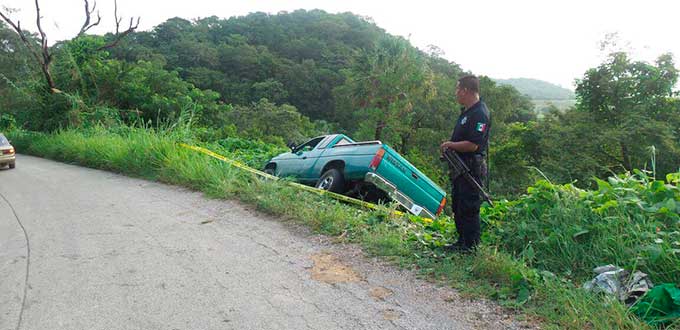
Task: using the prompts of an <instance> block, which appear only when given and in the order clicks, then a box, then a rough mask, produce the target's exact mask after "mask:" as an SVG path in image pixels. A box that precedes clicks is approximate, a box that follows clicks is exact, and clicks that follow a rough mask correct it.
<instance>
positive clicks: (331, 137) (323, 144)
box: [316, 135, 337, 149]
mask: <svg viewBox="0 0 680 330" xmlns="http://www.w3.org/2000/svg"><path fill="white" fill-rule="evenodd" d="M336 136H337V135H329V136H327V137H326V138H325V139H324V140H323V141H321V143H319V145H317V146H316V147H317V148H318V149H323V148H326V147H327V146H328V144H329V143H331V142H332V141H333V140H335V137H336Z"/></svg>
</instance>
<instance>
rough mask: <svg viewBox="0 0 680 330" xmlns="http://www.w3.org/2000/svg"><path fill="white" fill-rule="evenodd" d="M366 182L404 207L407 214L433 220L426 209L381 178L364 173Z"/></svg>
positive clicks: (373, 174)
mask: <svg viewBox="0 0 680 330" xmlns="http://www.w3.org/2000/svg"><path fill="white" fill-rule="evenodd" d="M364 180H365V181H366V182H370V183H372V184H374V185H375V186H376V187H378V188H380V189H381V190H382V191H384V192H386V193H387V194H388V195H389V196H390V198H392V200H395V201H397V203H399V204H401V206H403V207H405V208H406V209H407V210H409V212H411V213H413V214H415V215H417V216H421V217H428V218H430V219H435V218H436V217H435V216H434V214H432V212H430V211H428V210H427V209H426V208H424V207H422V206H420V205H418V204H416V203H414V202H413V200H412V199H411V198H409V197H408V196H406V195H404V194H403V193H402V192H401V191H399V190H398V189H397V187H395V186H394V185H393V184H392V183H390V182H389V181H387V180H386V179H385V178H383V177H382V176H380V175H378V174H375V173H373V172H368V173H366V177H365V178H364Z"/></svg>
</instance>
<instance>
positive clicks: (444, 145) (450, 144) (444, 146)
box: [439, 141, 455, 153]
mask: <svg viewBox="0 0 680 330" xmlns="http://www.w3.org/2000/svg"><path fill="white" fill-rule="evenodd" d="M454 146H455V144H454V143H453V142H451V141H446V142H444V143H442V145H440V146H439V149H441V152H442V153H444V151H446V149H453V148H454ZM454 151H455V150H454Z"/></svg>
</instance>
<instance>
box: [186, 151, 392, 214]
mask: <svg viewBox="0 0 680 330" xmlns="http://www.w3.org/2000/svg"><path fill="white" fill-rule="evenodd" d="M180 146H182V147H184V148H187V149H191V150H195V151H198V152H201V153H204V154H206V155H208V156H210V157H213V158H216V159H219V160H221V161H223V162H226V163H227V164H229V165H232V166H234V167H236V168H240V169H242V170H244V171H248V172H250V173H252V174H255V175H257V176H260V177H263V178H266V179H270V180H275V181H276V180H279V179H280V178H279V177H277V176H273V175H271V174H268V173H265V172H262V171H259V170H256V169H254V168H252V167H250V166H248V165H246V164H243V163H241V162H239V161H236V160H233V159H229V158H227V157H224V156H222V155H220V154H218V153H215V152H213V151H210V150H208V149H206V148H202V147H197V146H192V145H188V144H184V143H180ZM285 182H286V184H288V185H291V186H293V187H297V188H299V189H302V190H305V191H309V192H312V193H315V194H319V195H325V196H329V197H332V198H335V199H337V200H341V201H343V202H347V203H351V204H355V205H359V206H361V207H365V208H368V209H372V210H377V209H378V206H377V205H375V204H371V203H368V202H364V201H362V200H359V199H356V198H352V197H348V196H345V195H341V194H337V193H334V192H331V191H328V190H323V189H318V188H314V187H310V186H305V185H303V184H299V183H296V182H291V181H285ZM394 214H395V215H398V216H401V215H403V214H404V213H403V212H399V211H394Z"/></svg>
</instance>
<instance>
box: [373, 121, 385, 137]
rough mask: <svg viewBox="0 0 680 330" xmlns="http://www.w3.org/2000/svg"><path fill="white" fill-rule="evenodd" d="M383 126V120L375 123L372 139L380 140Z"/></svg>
mask: <svg viewBox="0 0 680 330" xmlns="http://www.w3.org/2000/svg"><path fill="white" fill-rule="evenodd" d="M383 128H385V122H384V121H383V120H378V122H377V123H376V125H375V137H374V140H380V138H382V130H383Z"/></svg>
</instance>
